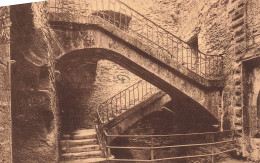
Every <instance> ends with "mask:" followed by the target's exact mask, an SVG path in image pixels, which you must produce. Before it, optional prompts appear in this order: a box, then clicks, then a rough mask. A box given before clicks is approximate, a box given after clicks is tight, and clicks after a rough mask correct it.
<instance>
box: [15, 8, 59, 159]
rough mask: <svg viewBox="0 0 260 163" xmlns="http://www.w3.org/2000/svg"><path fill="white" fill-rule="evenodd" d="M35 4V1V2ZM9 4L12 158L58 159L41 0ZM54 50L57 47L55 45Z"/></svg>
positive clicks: (48, 46)
mask: <svg viewBox="0 0 260 163" xmlns="http://www.w3.org/2000/svg"><path fill="white" fill-rule="evenodd" d="M36 4H38V5H36ZM36 4H24V5H18V6H11V7H10V12H11V21H12V26H11V37H12V44H11V59H13V60H15V61H16V63H15V64H14V65H13V66H12V112H13V114H12V118H13V147H14V148H13V161H14V162H35V161H37V162H54V161H56V160H57V159H58V143H57V140H58V136H57V135H58V130H57V129H58V127H57V125H58V116H57V115H58V114H57V108H56V102H55V101H56V97H55V89H54V82H55V79H54V72H53V68H54V67H53V60H52V58H51V57H50V54H51V53H55V52H53V51H51V49H54V48H53V47H55V46H56V45H55V43H54V42H52V41H53V40H51V39H47V38H51V36H50V35H51V34H50V33H49V32H48V28H47V27H46V26H45V24H44V23H46V21H44V20H46V19H44V18H46V17H45V16H44V15H39V13H40V14H42V13H43V9H44V5H43V3H36ZM56 50H58V49H56Z"/></svg>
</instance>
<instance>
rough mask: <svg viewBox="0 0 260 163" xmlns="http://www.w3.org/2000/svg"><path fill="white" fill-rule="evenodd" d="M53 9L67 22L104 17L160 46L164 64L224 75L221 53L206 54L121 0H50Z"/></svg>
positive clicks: (206, 75) (205, 74)
mask: <svg viewBox="0 0 260 163" xmlns="http://www.w3.org/2000/svg"><path fill="white" fill-rule="evenodd" d="M49 8H50V11H49V12H50V13H56V14H61V16H60V17H59V20H64V21H79V20H80V17H82V16H83V19H84V17H85V19H86V20H87V17H88V16H95V17H96V18H102V19H103V20H105V21H106V22H108V23H110V24H112V25H114V26H116V27H118V28H119V29H120V30H122V31H123V32H125V33H126V34H128V35H131V36H133V37H135V38H136V39H139V40H140V41H142V43H143V44H145V45H148V46H150V47H151V48H154V49H156V50H157V55H156V56H154V57H155V58H157V59H158V60H160V61H162V62H164V63H167V64H170V65H171V64H176V63H178V64H181V65H182V66H183V67H185V68H187V69H189V70H191V71H193V72H195V73H196V74H198V75H200V76H202V77H204V78H207V79H216V78H221V77H222V76H223V72H222V71H223V62H222V56H221V55H206V54H204V53H202V52H201V51H199V50H195V49H193V48H192V47H191V46H190V45H189V44H188V43H187V42H185V41H183V40H182V39H180V38H179V37H177V36H175V35H173V34H172V33H170V32H169V31H168V30H166V29H164V28H162V27H161V26H159V25H157V24H156V23H155V22H153V21H152V20H150V19H148V18H146V17H145V16H144V15H142V14H141V13H139V12H137V11H135V10H134V9H133V8H131V7H129V6H128V5H127V4H125V3H123V2H121V1H120V0H73V1H72V0H63V1H61V0H49ZM67 17H69V19H67ZM86 20H85V22H86ZM130 21H131V22H130Z"/></svg>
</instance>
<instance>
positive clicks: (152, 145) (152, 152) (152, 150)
mask: <svg viewBox="0 0 260 163" xmlns="http://www.w3.org/2000/svg"><path fill="white" fill-rule="evenodd" d="M153 139H154V138H153V137H151V160H154V148H153V147H154V144H153Z"/></svg>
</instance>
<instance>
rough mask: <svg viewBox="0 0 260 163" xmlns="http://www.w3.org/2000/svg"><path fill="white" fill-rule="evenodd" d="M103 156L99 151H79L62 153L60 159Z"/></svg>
mask: <svg viewBox="0 0 260 163" xmlns="http://www.w3.org/2000/svg"><path fill="white" fill-rule="evenodd" d="M100 157H103V154H102V152H101V151H90V152H79V153H64V154H62V160H64V161H66V160H75V159H86V158H100Z"/></svg>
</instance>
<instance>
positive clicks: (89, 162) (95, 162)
mask: <svg viewBox="0 0 260 163" xmlns="http://www.w3.org/2000/svg"><path fill="white" fill-rule="evenodd" d="M103 162H106V159H105V158H88V159H80V160H70V161H61V162H60V163H103Z"/></svg>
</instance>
